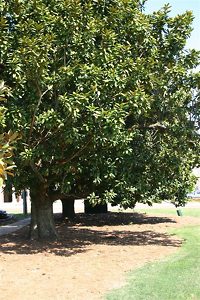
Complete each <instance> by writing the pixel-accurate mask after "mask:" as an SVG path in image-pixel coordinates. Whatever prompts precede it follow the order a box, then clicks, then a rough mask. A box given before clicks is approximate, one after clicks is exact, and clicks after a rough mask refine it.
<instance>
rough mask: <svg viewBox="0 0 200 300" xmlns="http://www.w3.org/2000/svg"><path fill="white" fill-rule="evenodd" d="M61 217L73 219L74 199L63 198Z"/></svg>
mask: <svg viewBox="0 0 200 300" xmlns="http://www.w3.org/2000/svg"><path fill="white" fill-rule="evenodd" d="M61 201H62V217H63V219H65V218H69V219H74V218H75V210H74V198H71V197H69V198H67V197H66V198H65V199H62V200H61Z"/></svg>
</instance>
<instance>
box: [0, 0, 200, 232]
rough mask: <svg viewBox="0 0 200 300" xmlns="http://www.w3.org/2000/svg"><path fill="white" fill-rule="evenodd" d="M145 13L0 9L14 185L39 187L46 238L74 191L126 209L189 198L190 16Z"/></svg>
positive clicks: (117, 8) (97, 6) (67, 6)
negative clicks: (56, 203) (54, 209)
mask: <svg viewBox="0 0 200 300" xmlns="http://www.w3.org/2000/svg"><path fill="white" fill-rule="evenodd" d="M144 5H145V1H139V0H135V1H133V0H119V1H118V0H106V1H105V0H104V1H103V0H87V1H86V0H85V1H83V0H75V1H74V0H73V1H72V0H56V1H55V0H48V1H46V0H39V1H33V0H29V1H27V0H20V1H19V0H18V1H17V0H11V1H5V0H2V1H1V4H0V9H1V16H2V17H1V23H0V27H1V42H0V48H1V61H0V63H1V66H3V69H4V71H3V72H2V75H1V76H2V78H4V80H5V81H6V84H7V85H9V86H10V87H11V88H12V95H11V96H10V98H9V101H7V111H6V118H7V122H6V124H7V126H8V128H10V129H11V130H17V131H18V132H20V133H21V135H22V139H21V140H20V141H18V146H17V149H16V159H15V163H16V165H17V172H16V176H15V179H14V185H15V187H16V189H19V190H20V189H22V188H29V189H30V190H31V196H32V206H33V216H34V217H33V218H32V220H33V223H36V224H37V225H38V227H41V228H39V229H38V234H39V237H41V238H43V237H48V236H53V235H55V230H54V225H53V223H52V222H51V221H50V220H52V214H51V213H50V208H49V214H46V216H45V215H40V213H41V211H43V213H44V207H43V210H42V209H41V206H45V207H47V206H48V207H50V204H51V203H52V201H53V200H55V199H61V198H62V197H66V196H67V195H70V196H72V195H73V196H74V197H87V196H89V195H90V199H91V201H94V202H97V201H99V199H100V200H101V201H103V200H105V201H110V202H113V203H119V204H121V205H122V206H124V207H132V206H134V205H135V203H136V202H138V201H140V202H145V203H149V204H151V203H152V201H160V199H172V200H173V201H175V202H176V203H183V201H184V199H185V196H186V193H187V190H188V188H189V187H190V185H191V169H192V167H193V166H194V165H195V164H197V156H198V149H199V134H198V131H197V127H198V122H197V119H198V109H199V100H198V93H199V73H197V72H194V69H195V68H196V66H197V65H198V64H199V53H198V51H195V50H194V49H191V50H186V49H185V45H186V40H187V38H188V37H189V36H190V33H191V30H192V26H191V24H192V20H193V16H192V13H191V12H186V13H184V14H182V15H178V16H176V17H174V18H172V17H170V16H169V14H168V13H169V11H170V7H169V6H168V5H166V6H165V7H163V8H161V9H160V10H159V11H157V12H155V13H153V14H145V13H144ZM34 212H35V213H34ZM42 220H43V221H42ZM44 220H46V221H44ZM47 220H49V221H47ZM50 223H51V225H50ZM41 224H42V225H41ZM36 227H37V226H36Z"/></svg>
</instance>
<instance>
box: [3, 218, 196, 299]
mask: <svg viewBox="0 0 200 300" xmlns="http://www.w3.org/2000/svg"><path fill="white" fill-rule="evenodd" d="M195 224H200V221H199V220H198V219H197V218H191V217H179V218H178V217H163V216H159V217H152V216H148V215H145V214H137V213H108V214H104V215H89V216H87V217H85V215H84V214H78V215H77V218H76V220H75V221H74V222H69V221H65V222H59V220H57V228H58V232H59V236H60V239H59V241H57V242H54V243H48V244H44V243H41V242H29V241H27V240H26V238H25V237H26V235H27V231H28V228H23V229H21V230H19V231H18V232H16V233H13V234H10V235H7V236H2V237H0V243H1V246H0V299H2V300H4V299H14V300H19V299H20V300H29V299H31V300H35V299H37V300H38V299H40V300H46V299H48V300H49V299H53V300H57V299H58V300H62V299H63V300H66V299H70V300H86V299H87V300H88V299H89V300H90V299H91V300H96V299H102V297H103V295H104V294H105V293H106V292H107V291H109V290H110V289H113V288H119V287H120V286H122V285H123V284H124V283H125V279H126V272H127V271H129V270H131V269H134V268H138V267H140V266H142V265H144V264H145V263H147V262H150V261H155V260H159V259H164V258H165V257H166V256H167V255H170V254H172V253H173V252H175V251H176V250H177V249H178V248H179V247H180V246H181V244H182V241H181V240H180V239H178V238H177V237H176V236H173V235H169V233H167V230H168V229H169V228H175V227H180V226H185V225H187V226H188V225H195Z"/></svg>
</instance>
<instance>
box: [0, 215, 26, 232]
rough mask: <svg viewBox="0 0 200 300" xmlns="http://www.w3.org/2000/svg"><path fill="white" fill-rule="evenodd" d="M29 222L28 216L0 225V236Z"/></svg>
mask: <svg viewBox="0 0 200 300" xmlns="http://www.w3.org/2000/svg"><path fill="white" fill-rule="evenodd" d="M29 223H30V218H26V219H24V220H20V221H17V222H15V223H11V224H8V225H3V226H0V236H2V235H5V234H9V233H12V232H15V231H17V230H19V229H21V228H23V227H24V226H26V225H28V224H29Z"/></svg>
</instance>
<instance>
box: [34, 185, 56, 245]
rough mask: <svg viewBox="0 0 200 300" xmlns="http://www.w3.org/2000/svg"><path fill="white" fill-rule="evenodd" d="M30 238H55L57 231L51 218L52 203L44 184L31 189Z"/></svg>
mask: <svg viewBox="0 0 200 300" xmlns="http://www.w3.org/2000/svg"><path fill="white" fill-rule="evenodd" d="M30 196H31V224H30V232H29V237H30V239H37V240H38V239H39V240H56V239H57V237H58V236H57V232H56V228H55V223H54V218H53V203H52V201H51V200H50V199H49V197H48V193H47V189H46V188H45V185H44V184H39V185H38V186H37V188H35V189H31V191H30Z"/></svg>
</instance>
